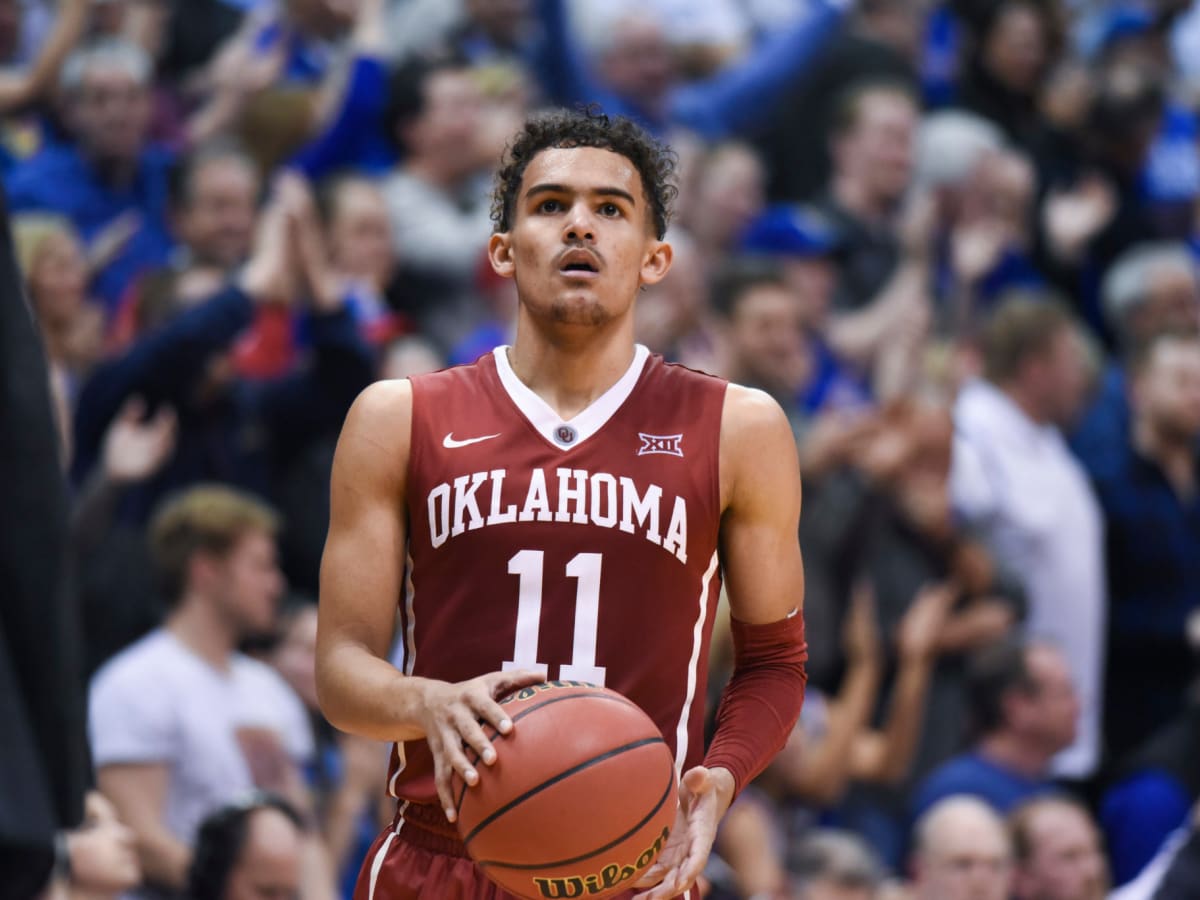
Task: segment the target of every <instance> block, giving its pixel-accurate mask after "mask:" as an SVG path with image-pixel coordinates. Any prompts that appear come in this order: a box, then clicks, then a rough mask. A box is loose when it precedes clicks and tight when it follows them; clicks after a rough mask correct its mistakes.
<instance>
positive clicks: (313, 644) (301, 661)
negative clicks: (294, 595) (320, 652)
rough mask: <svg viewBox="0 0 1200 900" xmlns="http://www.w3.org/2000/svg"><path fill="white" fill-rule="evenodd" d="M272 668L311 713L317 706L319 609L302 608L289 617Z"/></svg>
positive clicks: (310, 606)
mask: <svg viewBox="0 0 1200 900" xmlns="http://www.w3.org/2000/svg"><path fill="white" fill-rule="evenodd" d="M271 664H272V665H273V666H274V667H275V669H276V671H278V672H279V674H280V675H282V676H283V678H284V680H285V681H286V682H287V683H288V684H290V685H291V686H292V690H294V691H295V692H296V694H297V696H299V697H300V699H301V700H303V701H304V704H305V705H306V706H307V707H308V708H309V709H312V710H316V709H319V708H320V707H319V705H318V703H317V607H316V604H315V603H314V604H311V605H309V606H303V607H301V608H299V609H297V610H294V611H293V612H291V613H290V614H289V615H287V616H286V621H285V623H284V629H283V637H282V639H281V640H280V642H279V645H278V646H277V647H276V648H275V650H274V652H273V653H272V654H271Z"/></svg>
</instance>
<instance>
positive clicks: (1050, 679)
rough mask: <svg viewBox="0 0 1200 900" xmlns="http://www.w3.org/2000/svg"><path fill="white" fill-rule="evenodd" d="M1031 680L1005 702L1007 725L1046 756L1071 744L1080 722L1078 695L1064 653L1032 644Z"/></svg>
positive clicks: (1028, 665)
mask: <svg viewBox="0 0 1200 900" xmlns="http://www.w3.org/2000/svg"><path fill="white" fill-rule="evenodd" d="M1025 667H1026V670H1027V671H1028V674H1029V680H1030V682H1031V684H1030V686H1029V687H1028V688H1027V689H1023V690H1022V689H1018V690H1014V691H1013V692H1011V693H1010V694H1009V695H1008V696H1007V697H1006V698H1005V703H1004V709H1005V718H1006V720H1007V724H1008V728H1009V729H1010V730H1011V731H1013V732H1014V733H1016V734H1017V735H1019V736H1020V737H1021V738H1022V739H1023V740H1024V741H1025V742H1027V743H1028V744H1030V745H1031V746H1035V747H1037V748H1038V749H1039V750H1040V751H1041V752H1043V753H1045V754H1046V755H1047V756H1049V755H1053V754H1055V753H1057V752H1058V751H1059V750H1063V749H1065V748H1067V747H1069V746H1070V745H1071V743H1072V742H1073V741H1074V740H1075V732H1076V728H1077V726H1078V723H1079V695H1078V694H1077V693H1076V692H1075V685H1074V684H1073V683H1072V682H1071V672H1070V669H1068V668H1067V661H1066V659H1064V658H1063V655H1062V653H1060V652H1059V651H1058V650H1056V649H1055V648H1053V647H1050V646H1048V645H1045V644H1033V645H1031V646H1030V647H1029V649H1028V650H1027V651H1026V654H1025Z"/></svg>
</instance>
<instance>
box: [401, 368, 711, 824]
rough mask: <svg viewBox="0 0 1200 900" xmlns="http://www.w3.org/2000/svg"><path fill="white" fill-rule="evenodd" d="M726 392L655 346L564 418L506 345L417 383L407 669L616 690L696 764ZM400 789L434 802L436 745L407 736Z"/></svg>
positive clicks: (680, 756) (449, 677)
mask: <svg viewBox="0 0 1200 900" xmlns="http://www.w3.org/2000/svg"><path fill="white" fill-rule="evenodd" d="M725 387H726V382H724V381H721V380H719V379H716V378H712V377H710V376H708V375H702V374H700V373H697V372H694V371H692V370H690V369H686V368H683V367H682V366H677V365H670V364H667V363H665V362H663V360H662V359H661V358H660V357H658V356H651V355H650V353H649V352H648V351H647V350H646V348H644V347H641V346H639V347H637V348H636V352H635V355H634V359H633V363H632V364H631V365H630V367H629V370H628V371H627V372H626V373H625V374H624V375H623V376H622V377H621V379H620V380H619V381H617V383H616V384H614V385H613V386H612V387H611V388H610V389H609V390H608V391H607V392H605V393H604V395H603V396H601V397H600V398H598V399H597V400H596V401H595V402H594V403H593V404H592V405H591V406H590V407H588V408H587V409H586V410H585V411H584V412H582V413H581V414H580V415H578V416H576V417H575V418H573V419H572V420H571V421H570V422H565V421H563V420H562V419H561V418H560V417H559V416H558V414H557V413H556V412H554V410H553V409H551V408H550V406H549V405H548V404H547V403H546V402H545V401H543V400H542V399H541V398H540V397H539V396H537V394H535V393H534V392H533V391H532V390H530V389H529V388H528V387H526V386H525V384H524V383H522V382H521V381H520V380H519V379H518V378H517V376H516V375H515V374H514V373H513V371H512V369H511V367H510V366H509V363H508V357H507V353H506V350H505V348H500V349H498V350H496V351H495V352H494V353H491V354H488V355H486V356H483V357H481V358H480V359H479V360H478V361H477V362H475V363H474V364H472V365H469V366H459V367H457V368H453V369H448V370H445V371H442V372H436V373H434V374H431V375H424V376H420V377H416V378H413V379H412V391H413V420H412V443H411V450H410V457H409V466H408V484H407V491H406V493H407V497H408V501H407V503H408V508H407V517H408V553H409V559H408V561H407V580H406V586H405V596H404V597H403V598H402V599H401V604H400V605H401V611H400V620H401V631H402V635H401V639H402V644H403V646H402V657H401V660H402V665H403V668H404V671H405V672H406V673H407V674H410V675H417V676H425V677H430V678H439V679H444V680H446V681H463V680H465V679H469V678H474V677H476V676H478V675H482V674H485V673H487V672H494V671H499V670H501V669H516V668H521V669H525V668H541V670H542V671H543V672H545V674H546V676H547V678H549V679H564V680H578V681H587V682H591V683H594V684H600V685H604V686H606V687H610V688H612V689H614V690H616V691H619V692H620V693H622V694H624V695H625V696H627V697H629V698H630V699H631V700H633V701H634V702H635V703H637V704H638V705H639V706H641V707H642V709H644V710H645V711H646V712H647V713H648V714H649V715H650V717H651V718H652V719H653V720H654V721H655V723H657V725H658V727H659V728H660V729H661V731H662V733H663V737H664V738H665V739H666V741H667V743H668V744H669V746H670V747H671V749H672V752H673V753H674V755H675V762H676V768H677V769H679V770H684V769H686V768H687V767H690V766H693V765H696V764H698V763H699V761H700V760H701V759H702V757H703V754H704V745H703V721H704V706H705V696H704V688H705V681H706V670H707V660H708V644H709V637H710V635H711V632H712V618H713V614H714V611H715V608H716V602H717V597H718V594H719V593H720V587H721V575H720V571H719V567H718V562H717V533H718V529H719V526H720V517H721V502H720V478H719V471H718V449H719V443H720V429H721V408H722V404H723V402H724V397H725ZM389 788H390V790H391V792H392V793H393V794H394V795H395V796H397V797H401V798H403V799H406V800H410V801H413V802H416V803H435V802H436V799H437V795H436V792H435V790H434V787H433V768H432V760H431V757H430V754H429V749H428V746H427V745H426V744H425V742H424V741H414V742H408V743H407V744H406V745H397V746H396V747H395V748H394V750H393V753H392V763H391V772H390V777H389Z"/></svg>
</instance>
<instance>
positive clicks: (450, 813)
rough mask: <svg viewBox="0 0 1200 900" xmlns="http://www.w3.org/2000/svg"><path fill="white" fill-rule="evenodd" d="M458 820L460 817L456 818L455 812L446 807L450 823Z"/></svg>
mask: <svg viewBox="0 0 1200 900" xmlns="http://www.w3.org/2000/svg"><path fill="white" fill-rule="evenodd" d="M457 818H458V816H456V815H455V814H454V810H452V809H451V808H450V807H448V806H447V807H446V819H447V820H448V821H450V822H453V821H454V820H455V819H457Z"/></svg>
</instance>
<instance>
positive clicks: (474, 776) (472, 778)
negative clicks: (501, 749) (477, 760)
mask: <svg viewBox="0 0 1200 900" xmlns="http://www.w3.org/2000/svg"><path fill="white" fill-rule="evenodd" d="M466 779H467V783H468V784H474V783H475V782H476V781H478V780H479V773H478V772H476V771H475V770H474V769H467V771H466Z"/></svg>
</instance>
